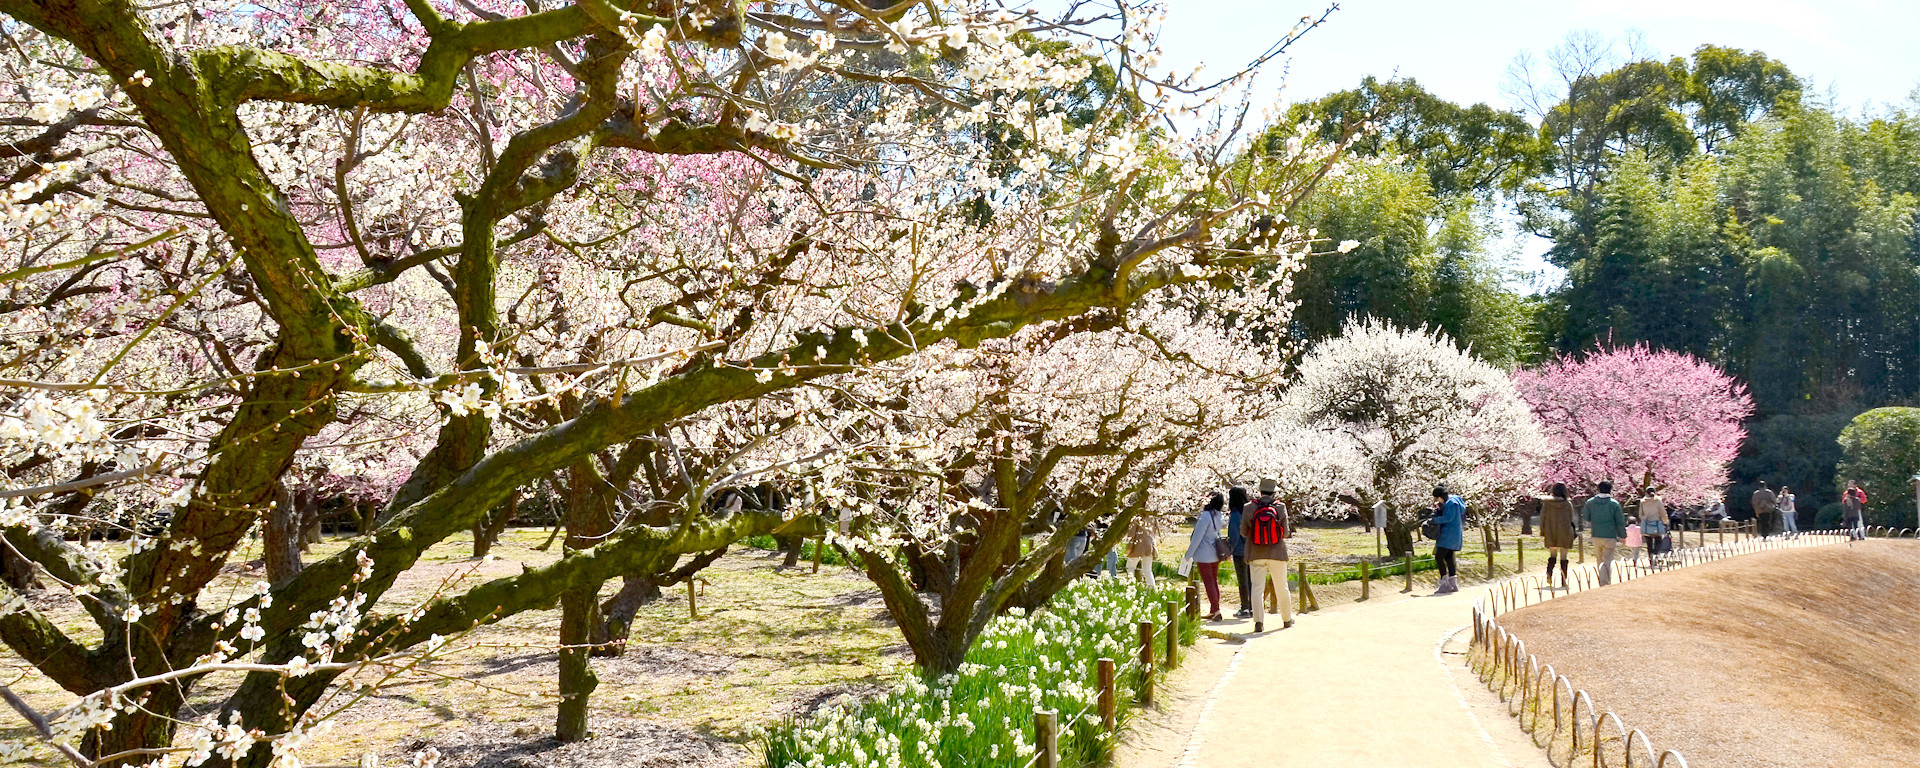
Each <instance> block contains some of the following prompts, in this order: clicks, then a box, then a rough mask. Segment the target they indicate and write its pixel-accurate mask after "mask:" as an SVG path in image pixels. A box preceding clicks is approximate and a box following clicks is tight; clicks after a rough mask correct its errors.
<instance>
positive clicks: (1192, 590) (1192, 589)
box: [1187, 566, 1200, 619]
mask: <svg viewBox="0 0 1920 768" xmlns="http://www.w3.org/2000/svg"><path fill="white" fill-rule="evenodd" d="M1196 567H1197V566H1196ZM1187 618H1189V619H1198V618H1200V585H1199V584H1196V583H1194V582H1191V581H1189V582H1187Z"/></svg>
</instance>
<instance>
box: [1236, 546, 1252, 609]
mask: <svg viewBox="0 0 1920 768" xmlns="http://www.w3.org/2000/svg"><path fill="white" fill-rule="evenodd" d="M1233 581H1234V583H1235V584H1237V585H1238V586H1239V587H1240V607H1241V608H1245V609H1247V610H1253V570H1252V569H1251V568H1249V567H1247V559H1246V558H1245V557H1242V556H1240V555H1234V556H1233Z"/></svg>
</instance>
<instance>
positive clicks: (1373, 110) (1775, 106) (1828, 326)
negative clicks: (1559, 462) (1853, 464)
mask: <svg viewBox="0 0 1920 768" xmlns="http://www.w3.org/2000/svg"><path fill="white" fill-rule="evenodd" d="M1547 61H1548V62H1549V63H1548V65H1547V66H1546V67H1545V68H1544V69H1543V70H1541V71H1534V70H1531V69H1528V68H1516V71H1515V73H1514V75H1513V77H1512V78H1511V82H1509V83H1508V90H1509V93H1511V94H1512V95H1513V97H1514V100H1515V102H1516V103H1520V104H1523V105H1524V107H1523V109H1522V110H1520V111H1508V110H1500V109H1496V108H1493V107H1490V106H1488V105H1486V104H1475V105H1472V106H1463V105H1459V104H1454V103H1451V102H1448V101H1446V100H1444V99H1441V98H1439V97H1437V96H1435V95H1434V94H1432V93H1430V92H1428V91H1426V90H1425V89H1423V88H1422V87H1421V86H1420V84H1419V83H1418V82H1417V81H1415V80H1412V79H1403V80H1394V81H1384V82H1383V81H1377V80H1374V79H1372V78H1368V79H1366V80H1364V81H1363V82H1361V83H1360V84H1359V85H1358V87H1356V88H1354V89H1351V90H1347V91H1341V92H1337V93H1333V94H1330V95H1327V96H1325V97H1323V98H1321V99H1319V100H1317V101H1312V102H1308V103H1302V104H1297V105H1295V106H1294V107H1293V108H1292V110H1291V111H1290V112H1289V114H1288V119H1287V121H1286V124H1284V125H1277V126H1274V127H1273V128H1272V129H1270V130H1269V132H1268V133H1267V134H1266V135H1265V137H1264V139H1263V143H1262V144H1257V145H1256V147H1255V149H1254V152H1255V153H1259V152H1261V151H1275V152H1278V151H1281V150H1282V149H1283V147H1284V143H1285V142H1286V141H1287V140H1288V138H1289V137H1291V136H1293V135H1294V134H1295V132H1296V131H1298V130H1300V129H1301V128H1302V127H1303V126H1304V127H1306V128H1309V129H1314V128H1320V127H1324V130H1327V131H1333V130H1337V126H1339V125H1341V124H1342V123H1344V122H1345V121H1348V120H1351V119H1355V118H1365V117H1371V119H1374V120H1376V121H1378V122H1379V124H1380V126H1381V130H1380V131H1379V132H1378V133H1376V134H1374V135H1372V136H1371V137H1369V138H1368V139H1367V140H1366V141H1364V142H1363V143H1362V144H1361V145H1360V146H1358V147H1357V154H1358V155H1359V156H1360V157H1363V158H1366V159H1368V160H1371V161H1372V162H1370V163H1367V164H1366V165H1364V166H1363V167H1362V168H1360V169H1359V170H1358V171H1357V172H1355V173H1353V174H1350V175H1348V176H1347V177H1345V178H1343V179H1341V180H1339V181H1338V183H1335V184H1331V185H1328V186H1327V187H1326V188H1324V189H1323V191H1322V192H1320V193H1319V194H1318V195H1317V196H1316V197H1315V198H1313V199H1312V200H1310V201H1309V202H1308V204H1307V206H1306V208H1307V210H1306V214H1305V215H1307V216H1309V217H1311V219H1312V221H1313V223H1314V225H1315V226H1317V227H1318V228H1319V229H1320V231H1321V233H1322V235H1323V236H1324V237H1326V238H1328V239H1329V240H1331V241H1333V242H1340V241H1345V240H1354V241H1357V242H1358V243H1359V246H1358V247H1357V248H1354V249H1352V250H1351V251H1349V252H1345V253H1338V252H1336V253H1329V254H1326V255H1321V256H1315V257H1313V260H1312V261H1311V262H1309V264H1308V265H1307V267H1306V269H1305V270H1304V272H1303V273H1302V274H1301V275H1300V276H1299V277H1298V278H1297V280H1296V283H1295V288H1294V290H1295V291H1296V294H1297V295H1298V296H1299V297H1300V298H1301V299H1302V303H1301V305H1300V310H1299V313H1298V314H1297V315H1296V316H1295V318H1294V319H1293V326H1292V327H1291V328H1290V329H1289V331H1290V333H1291V334H1292V335H1293V336H1294V337H1295V338H1296V339H1299V340H1302V341H1311V340H1315V339H1320V338H1325V337H1328V336H1331V335H1333V334H1336V333H1338V332H1339V330H1340V329H1341V327H1342V326H1344V325H1345V324H1346V323H1348V322H1352V321H1353V319H1354V318H1357V317H1362V316H1374V317H1381V318H1387V319H1391V320H1393V321H1396V322H1399V323H1403V324H1408V325H1413V324H1421V323H1425V324H1429V325H1432V326H1436V327H1438V328H1441V329H1444V330H1445V331H1446V332H1447V333H1448V334H1450V335H1451V336H1452V337H1453V338H1454V339H1456V340H1457V341H1458V343H1460V344H1461V345H1463V346H1467V347H1470V348H1472V349H1473V350H1474V351H1475V352H1476V353H1477V354H1479V355H1480V356H1482V357H1484V358H1486V359H1488V360H1489V361H1491V362H1494V363H1497V364H1504V365H1508V366H1513V365H1522V364H1527V363H1530V362H1535V361H1538V360H1541V359H1544V358H1547V357H1550V356H1553V355H1557V354H1564V353H1575V354H1577V353H1580V352H1583V351H1588V350H1593V349H1596V348H1599V347H1603V346H1619V345H1628V344H1635V343H1640V342H1645V343H1648V344H1651V345H1654V346H1656V347H1661V348H1666V349H1673V350H1679V351H1684V352H1688V353H1692V354H1695V355H1699V356H1701V357H1703V358H1705V359H1707V360H1710V361H1712V362H1714V363H1715V364H1717V365H1719V366H1720V367H1721V368H1723V369H1724V370H1726V371H1728V372H1729V373H1732V374H1734V375H1735V376H1736V377H1738V378H1739V379H1741V380H1743V381H1745V382H1747V384H1748V386H1749V387H1750V388H1751V390H1752V393H1753V397H1754V401H1755V404H1756V406H1757V412H1756V414H1755V416H1754V418H1753V420H1752V422H1751V423H1750V424H1749V425H1748V432H1749V437H1748V440H1747V442H1746V444H1745V446H1744V447H1743V449H1742V452H1741V457H1740V459H1739V460H1738V461H1737V462H1736V463H1735V466H1734V468H1733V473H1734V480H1735V485H1734V487H1733V488H1731V489H1730V490H1729V494H1728V496H1729V506H1730V507H1732V508H1734V509H1735V510H1736V511H1738V512H1744V511H1745V508H1746V506H1747V502H1746V499H1747V496H1748V493H1749V492H1750V491H1751V490H1752V488H1753V483H1755V482H1756V481H1760V480H1765V481H1767V482H1769V483H1771V484H1773V485H1775V486H1776V487H1777V486H1778V485H1780V484H1782V483H1784V484H1787V485H1789V486H1792V487H1793V488H1794V490H1795V492H1796V493H1798V494H1799V495H1800V508H1801V509H1802V510H1809V511H1810V510H1815V509H1820V508H1822V507H1825V506H1827V505H1834V504H1836V502H1837V498H1838V494H1837V490H1836V488H1835V478H1834V476H1833V473H1834V466H1835V464H1836V463H1837V462H1838V461H1839V459H1840V449H1839V446H1838V444H1837V443H1836V442H1835V440H1836V438H1837V437H1838V435H1839V433H1840V430H1841V429H1842V428H1843V427H1845V426H1846V425H1847V423H1848V422H1849V421H1850V420H1851V419H1852V418H1853V417H1854V416H1856V415H1857V414H1859V413H1861V412H1863V411H1866V410H1868V409H1870V408H1874V407H1878V406H1883V405H1911V404H1914V403H1915V402H1916V400H1920V311H1916V307H1917V306H1920V208H1917V207H1916V195H1920V113H1916V111H1914V108H1915V107H1916V106H1920V91H1916V93H1915V95H1914V98H1913V99H1912V100H1910V103H1909V104H1908V105H1905V106H1889V107H1885V108H1882V109H1880V110H1877V111H1874V112H1871V113H1854V112H1848V111H1844V110H1841V109H1838V108H1836V107H1834V106H1833V105H1832V104H1831V103H1830V100H1827V99H1823V98H1822V97H1821V96H1819V95H1818V94H1815V93H1810V92H1808V89H1807V87H1806V84H1805V83H1804V82H1803V81H1802V80H1801V78H1799V77H1798V76H1796V75H1795V74H1794V73H1793V72H1792V71H1791V70H1789V69H1788V68H1787V67H1786V66H1785V65H1783V64H1781V63H1780V62H1778V61H1775V60H1773V59H1770V58H1768V57H1767V56H1766V55H1765V54H1764V53H1761V52H1757V51H1743V50H1737V49H1732V48H1723V47H1718V46H1712V45H1706V46H1701V47H1700V48H1699V49H1697V50H1695V51H1694V52H1693V53H1692V55H1690V56H1684V57H1673V58H1670V59H1667V60H1658V59H1656V58H1652V57H1643V56H1632V55H1620V54H1617V53H1616V51H1615V48H1614V46H1612V45H1611V44H1609V43H1606V42H1605V41H1601V40H1598V39H1596V38H1594V37H1592V36H1583V35H1575V36H1572V37H1569V38H1568V40H1567V41H1566V42H1564V43H1562V44H1561V45H1560V46H1559V47H1557V48H1555V49H1554V50H1553V51H1551V52H1550V54H1549V56H1548V57H1547ZM1501 227H1506V228H1507V233H1508V234H1509V236H1508V237H1504V238H1503V237H1501V236H1500V234H1501V230H1500V228H1501ZM1515 229H1517V230H1519V231H1520V232H1522V233H1528V232H1530V233H1532V234H1535V235H1539V236H1541V237H1544V238H1547V239H1548V240H1550V241H1551V242H1552V248H1551V250H1550V251H1549V252H1548V254H1547V259H1548V260H1549V261H1550V262H1551V263H1552V264H1554V265H1556V266H1558V267H1560V268H1562V269H1564V270H1565V277H1564V279H1563V280H1557V281H1555V283H1554V284H1545V283H1544V281H1542V280H1540V279H1539V278H1538V276H1529V275H1521V274H1517V272H1516V267H1515V266H1514V262H1515V256H1516V255H1517V254H1513V253H1501V252H1498V251H1499V250H1500V249H1501V246H1500V245H1499V243H1501V242H1507V243H1512V242H1516V240H1515V238H1514V237H1512V236H1511V234H1513V232H1514V230H1515ZM1511 247H1512V246H1507V248H1508V249H1510V248H1511Z"/></svg>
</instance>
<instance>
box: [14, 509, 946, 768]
mask: <svg viewBox="0 0 1920 768" xmlns="http://www.w3.org/2000/svg"><path fill="white" fill-rule="evenodd" d="M544 539H545V534H544V532H543V531H539V530H535V529H524V530H512V531H508V532H507V534H506V536H505V537H504V538H503V540H502V542H501V543H500V544H499V545H497V546H496V547H495V549H494V553H495V556H494V557H493V558H492V559H490V560H488V561H486V562H480V561H475V560H472V559H470V558H469V557H467V555H468V554H469V553H470V550H471V542H469V541H465V540H450V541H448V542H446V543H443V544H441V545H440V546H437V547H435V548H434V549H433V550H431V551H430V552H429V556H428V557H427V558H425V559H423V560H422V562H421V563H420V564H418V565H416V566H415V567H414V568H413V569H411V570H409V571H408V572H407V573H405V574H403V575H402V577H401V579H400V580H399V581H398V582H396V584H395V586H394V588H393V589H392V590H391V591H389V592H388V593H387V595H386V596H385V597H384V598H383V599H382V600H381V603H380V606H379V609H380V610H382V611H391V610H402V609H404V607H405V606H408V605H411V604H414V603H417V602H418V601H420V600H422V599H425V598H426V597H428V596H430V595H431V594H432V593H434V592H437V591H440V590H442V589H447V588H449V587H450V585H460V584H466V585H471V584H473V583H476V582H478V581H481V580H485V579H490V578H496V577H499V576H504V575H510V574H516V573H519V572H520V571H521V567H522V565H523V564H524V565H527V566H538V565H541V564H544V563H548V562H552V561H553V560H554V559H555V558H556V557H557V552H553V551H545V552H543V551H539V550H536V549H534V547H535V546H537V545H538V544H540V543H541V541H543V540H544ZM346 543H347V540H346V539H329V540H328V541H327V542H326V543H324V544H321V545H319V546H318V547H317V548H316V552H315V553H314V555H313V556H310V557H309V559H312V557H314V556H318V555H321V554H330V553H332V552H335V551H338V550H339V549H340V548H342V547H344V546H346ZM556 549H557V547H556ZM778 564H779V555H777V554H772V553H766V552H762V551H760V550H752V549H738V548H736V550H735V553H733V554H728V555H727V556H726V557H724V558H722V559H721V560H719V561H718V562H716V563H715V564H714V565H713V566H712V567H710V568H708V569H707V570H706V571H705V572H703V574H702V576H703V579H704V580H703V582H702V583H700V584H698V585H697V586H698V590H699V594H698V597H697V600H696V602H697V606H696V607H697V608H698V609H699V618H697V619H694V620H689V619H688V615H687V613H688V612H687V592H686V589H685V588H684V587H676V588H673V589H669V590H668V591H667V592H666V593H665V595H664V596H663V598H662V599H661V600H660V601H658V602H656V603H654V604H652V605H650V606H648V607H646V608H644V609H642V610H641V612H640V614H639V616H637V617H636V618H635V620H634V623H633V627H634V630H633V639H632V641H631V645H630V648H629V650H628V651H627V653H626V655H625V656H623V657H620V658H605V659H594V661H593V666H594V670H595V671H596V672H597V673H598V675H599V677H600V686H599V689H598V690H597V691H595V693H594V698H593V710H592V723H591V727H592V729H593V733H594V736H595V738H593V739H591V740H589V741H586V742H582V743H580V744H574V745H567V746H561V745H559V744H558V743H556V742H554V741H552V740H551V739H550V738H548V737H549V736H550V735H551V733H552V728H553V716H554V707H555V703H556V694H557V689H556V686H555V682H554V676H555V673H556V669H555V665H556V662H555V654H554V650H553V643H554V637H555V635H556V632H557V630H558V626H559V611H557V610H549V611H530V612H527V613H523V614H520V615H518V616H514V617H512V618H509V619H507V620H506V621H502V622H500V623H499V624H495V625H493V626H490V627H486V628H483V629H480V630H478V631H475V632H473V633H470V634H468V635H466V636H464V637H461V638H459V639H458V640H457V641H456V643H455V645H454V647H456V648H459V649H460V650H458V651H457V652H455V653H452V654H449V655H448V656H447V657H446V658H444V659H440V660H436V661H435V662H433V663H431V664H428V665H425V666H423V667H422V668H419V669H416V670H413V671H411V672H409V673H406V674H403V675H401V676H399V677H397V678H395V679H394V680H392V681H390V682H389V683H387V684H385V685H384V686H383V687H382V689H381V691H380V692H379V693H378V694H376V695H374V696H371V697H368V698H366V699H363V700H361V701H359V702H358V703H355V704H354V705H353V706H351V707H350V708H346V709H344V711H341V712H340V713H339V714H337V715H335V716H334V718H333V720H334V723H335V725H334V728H333V731H332V732H331V733H329V734H328V735H327V736H326V737H325V738H323V739H321V740H319V741H318V742H317V743H316V744H314V745H313V746H312V747H309V749H308V750H307V752H306V753H305V754H304V757H305V758H306V763H307V764H308V765H310V766H348V765H357V764H360V762H361V759H362V757H363V756H365V755H367V754H368V753H372V754H374V755H376V756H377V757H378V758H380V764H382V765H394V764H397V763H398V761H399V760H400V759H403V758H405V757H406V756H408V755H410V754H411V753H414V752H416V751H419V750H422V749H424V748H425V747H427V746H433V747H435V748H436V749H438V750H439V751H440V753H441V755H442V760H441V763H440V764H441V765H442V766H447V768H469V767H474V768H481V767H484V768H559V767H561V766H566V767H567V768H598V767H599V766H608V767H611V766H620V767H621V768H695V767H698V768H721V767H722V766H725V767H727V768H732V767H733V766H741V765H749V764H751V760H752V754H753V752H754V747H753V746H752V743H753V738H752V736H751V732H752V729H753V728H754V727H755V726H761V725H767V724H771V723H773V722H776V721H778V720H780V719H782V718H784V717H787V716H790V715H792V714H796V713H800V712H805V711H810V710H812V709H815V708H817V707H819V706H821V705H823V704H825V703H828V702H830V701H833V700H835V699H837V698H839V697H843V696H865V695H868V694H870V693H872V692H875V691H878V690H880V689H882V688H883V687H884V686H885V685H887V684H890V683H891V682H892V681H893V680H894V679H895V678H896V677H897V673H896V672H894V671H893V670H895V669H897V668H903V667H904V666H905V665H906V664H909V663H910V662H911V656H910V655H909V654H908V653H907V650H906V647H905V646H904V645H903V644H902V643H901V640H900V633H899V632H898V631H897V630H896V629H894V627H893V625H892V623H891V621H890V620H889V619H888V618H887V616H886V610H885V607H884V606H883V605H882V603H881V601H880V597H879V593H878V592H877V591H875V590H874V589H873V588H872V585H871V584H870V583H869V582H868V581H867V580H866V579H865V578H864V577H863V576H861V575H860V574H859V573H857V572H854V571H851V570H849V569H845V568H835V567H832V566H826V567H823V568H822V569H821V571H820V573H819V574H818V575H815V574H812V573H811V568H810V566H806V565H803V566H802V567H801V568H800V569H797V570H786V571H783V570H779V569H776V568H775V566H776V565H778ZM258 578H260V574H259V573H257V572H254V570H251V569H249V568H248V567H247V566H246V565H245V564H244V563H239V564H233V565H229V566H228V568H227V573H226V574H225V575H223V576H222V578H221V580H220V581H219V582H217V583H216V585H215V587H214V588H213V589H211V590H209V594H211V595H216V596H218V595H239V594H244V593H246V592H247V591H248V589H249V588H250V586H251V582H252V581H255V580H257V579H258ZM617 587H618V582H617V581H616V582H614V583H612V584H609V585H608V587H607V591H608V594H611V592H612V591H613V590H614V589H615V588H617ZM36 602H37V604H38V605H39V607H40V608H41V609H42V610H45V611H47V612H48V613H49V615H50V617H51V618H53V619H54V620H55V621H56V622H57V623H59V624H61V625H62V626H63V627H64V628H66V629H68V630H69V631H74V632H76V634H81V635H84V634H85V632H84V631H83V630H82V627H83V626H85V625H87V623H88V622H87V620H86V618H85V616H84V614H83V613H82V612H81V611H80V610H79V607H78V605H77V604H74V603H73V601H72V600H71V598H64V597H58V596H48V597H42V598H39V599H38V600H36ZM0 680H5V681H6V682H7V683H8V685H9V686H11V687H13V689H14V690H15V691H18V692H20V693H21V694H23V695H24V696H25V697H26V698H27V700H28V701H29V702H31V703H33V704H34V705H35V706H36V707H38V708H42V709H43V710H47V709H53V708H56V707H58V706H62V705H65V704H67V703H70V702H71V701H72V700H73V698H72V697H71V696H70V695H67V694H65V693H64V692H61V691H59V690H58V689H57V688H55V687H54V686H53V685H52V684H51V683H50V682H49V681H47V680H46V679H45V678H43V677H40V676H39V675H38V674H37V673H35V672H33V671H31V669H30V668H29V667H28V666H27V665H26V664H25V663H24V662H23V661H22V660H21V659H20V658H18V657H16V656H13V655H12V654H11V653H9V652H6V651H5V650H4V649H0ZM237 682H238V679H237V677H236V678H234V679H231V680H227V679H212V680H209V681H208V683H207V684H205V685H203V686H201V687H200V689H199V695H198V696H196V697H194V700H193V702H192V705H194V706H198V707H203V708H210V707H211V706H213V704H214V702H216V701H218V700H220V699H222V698H224V695H225V693H226V691H227V690H228V689H229V686H231V685H233V684H234V683H237ZM29 737H30V736H29V732H28V731H27V730H26V728H25V727H24V724H22V723H20V721H18V720H17V719H14V718H11V717H6V718H0V739H24V738H29Z"/></svg>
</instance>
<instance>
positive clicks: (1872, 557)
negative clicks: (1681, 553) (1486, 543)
mask: <svg viewBox="0 0 1920 768" xmlns="http://www.w3.org/2000/svg"><path fill="white" fill-rule="evenodd" d="M1500 622H1501V624H1502V625H1503V626H1505V627H1506V628H1507V630H1508V631H1510V632H1512V633H1514V634H1515V635H1516V636H1518V637H1519V638H1521V639H1522V640H1524V641H1525V642H1526V644H1527V648H1528V650H1529V651H1531V652H1532V653H1533V654H1534V655H1535V656H1537V657H1539V658H1540V659H1541V660H1542V661H1543V662H1545V663H1551V664H1552V665H1553V666H1554V667H1555V668H1556V669H1557V670H1559V671H1560V672H1561V673H1562V674H1565V675H1567V677H1568V678H1569V679H1570V680H1572V681H1573V683H1574V685H1575V686H1577V687H1580V688H1585V689H1586V690H1587V691H1588V693H1589V694H1590V695H1591V696H1592V697H1593V698H1594V701H1595V703H1596V704H1597V705H1598V706H1599V707H1600V708H1601V711H1603V712H1604V711H1606V710H1612V711H1613V712H1615V713H1616V714H1618V715H1619V716H1620V718H1621V719H1622V720H1623V721H1624V722H1625V723H1626V725H1627V727H1629V728H1639V729H1640V730H1642V731H1644V732H1646V733H1647V735H1648V736H1649V737H1650V738H1651V739H1652V742H1653V744H1654V746H1655V747H1657V748H1660V749H1677V750H1679V751H1680V752H1682V753H1683V754H1685V755H1686V757H1687V760H1688V762H1689V763H1690V764H1692V765H1696V766H1719V767H1721V768H1760V767H1761V766H1783V767H1784V766H1793V767H1794V768H1814V767H1817V766H1833V767H1834V768H1841V767H1842V766H1845V767H1846V768H1879V767H1885V768H1893V767H1894V766H1912V765H1915V764H1916V763H1917V762H1920V719H1916V718H1915V716H1914V715H1915V713H1916V712H1920V542H1911V541H1887V540H1873V541H1865V542H1860V543H1858V544H1854V545H1851V546H1848V545H1844V544H1842V545H1833V546H1824V547H1816V548H1809V549H1796V550H1782V551H1775V552H1762V553H1758V554H1752V555H1746V556H1743V557H1738V558H1732V559H1729V560H1722V561H1719V562H1714V563H1708V564H1705V565H1700V566H1696V567H1692V568H1686V569H1682V570H1679V571H1674V572H1671V573H1666V574H1660V575H1659V576H1657V577H1654V578H1647V579H1643V580H1636V581H1631V582H1628V583H1625V584H1619V585H1615V586H1612V587H1608V588H1606V589H1600V590H1594V591H1590V592H1583V593H1579V594H1575V595H1570V596H1567V597H1564V598H1561V599H1558V600H1553V601H1551V602H1547V603H1543V604H1540V605H1537V606H1532V607H1529V608H1523V609H1521V610H1518V611H1515V612H1513V613H1511V614H1507V615H1505V616H1502V617H1501V618H1500Z"/></svg>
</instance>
